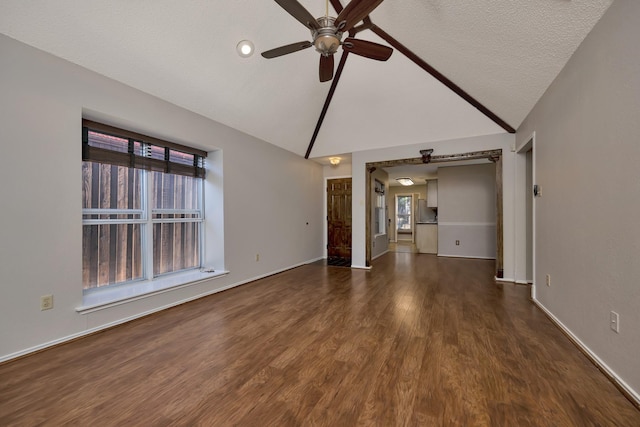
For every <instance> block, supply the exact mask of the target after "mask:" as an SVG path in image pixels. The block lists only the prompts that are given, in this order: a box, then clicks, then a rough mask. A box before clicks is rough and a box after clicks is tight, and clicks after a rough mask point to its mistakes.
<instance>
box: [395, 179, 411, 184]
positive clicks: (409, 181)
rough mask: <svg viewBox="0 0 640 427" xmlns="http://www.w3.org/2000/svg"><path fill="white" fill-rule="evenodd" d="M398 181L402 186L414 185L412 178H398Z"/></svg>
mask: <svg viewBox="0 0 640 427" xmlns="http://www.w3.org/2000/svg"><path fill="white" fill-rule="evenodd" d="M396 181H398V182H399V183H400V184H402V185H413V180H412V179H411V178H396Z"/></svg>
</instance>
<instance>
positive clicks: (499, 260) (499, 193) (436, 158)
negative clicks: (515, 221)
mask: <svg viewBox="0 0 640 427" xmlns="http://www.w3.org/2000/svg"><path fill="white" fill-rule="evenodd" d="M476 159H487V160H489V161H491V162H492V163H494V164H495V166H496V167H495V180H496V186H495V191H496V261H495V262H496V264H495V272H496V275H495V277H496V279H502V278H504V247H503V244H504V241H503V238H504V236H503V227H504V219H503V212H502V207H503V204H502V203H503V200H502V198H503V188H502V149H495V150H484V151H472V152H467V153H460V154H448V155H430V154H429V155H423V156H422V157H415V158H408V159H399V160H386V161H379V162H370V163H366V164H365V169H366V175H367V177H366V178H365V207H366V208H365V211H366V212H371V198H370V193H371V180H370V179H369V175H370V174H371V173H372V172H374V171H375V170H376V169H377V168H386V167H393V166H402V165H420V164H427V163H447V162H456V161H458V162H460V161H466V160H476ZM369 217H370V215H365V266H366V267H370V266H371V234H370V230H371V220H370V218H369Z"/></svg>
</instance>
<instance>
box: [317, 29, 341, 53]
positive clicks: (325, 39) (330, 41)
mask: <svg viewBox="0 0 640 427" xmlns="http://www.w3.org/2000/svg"><path fill="white" fill-rule="evenodd" d="M313 45H314V46H315V48H316V50H317V51H318V52H320V53H321V54H323V55H333V54H334V53H336V52H337V51H338V48H339V47H340V39H339V38H338V37H336V35H335V34H325V35H320V36H318V37H317V38H316V39H315V40H314V41H313Z"/></svg>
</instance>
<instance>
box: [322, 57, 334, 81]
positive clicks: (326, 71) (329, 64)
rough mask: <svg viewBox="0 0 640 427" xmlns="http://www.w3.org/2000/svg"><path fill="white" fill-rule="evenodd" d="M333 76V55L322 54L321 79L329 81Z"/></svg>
mask: <svg viewBox="0 0 640 427" xmlns="http://www.w3.org/2000/svg"><path fill="white" fill-rule="evenodd" d="M332 78H333V55H328V56H324V55H320V81H321V82H328V81H329V80H331V79H332Z"/></svg>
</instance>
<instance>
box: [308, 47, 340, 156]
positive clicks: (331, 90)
mask: <svg viewBox="0 0 640 427" xmlns="http://www.w3.org/2000/svg"><path fill="white" fill-rule="evenodd" d="M348 56H349V52H347V51H346V50H343V51H342V56H341V57H340V63H339V64H338V69H337V70H336V74H335V75H334V76H333V81H332V82H331V87H330V88H329V93H328V94H327V99H325V101H324V105H323V107H322V112H321V113H320V117H319V118H318V123H317V124H316V128H315V129H314V131H313V136H312V137H311V141H310V142H309V147H308V148H307V153H306V154H305V155H304V158H305V159H308V158H309V155H310V154H311V150H312V149H313V144H314V143H315V142H316V138H317V137H318V132H320V127H322V122H323V121H324V117H325V116H326V115H327V111H328V110H329V105H330V104H331V99H332V98H333V94H334V92H335V91H336V87H337V86H338V82H339V81H340V76H341V75H342V70H343V69H344V64H345V63H346V62H347V57H348Z"/></svg>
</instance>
